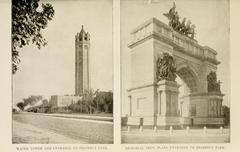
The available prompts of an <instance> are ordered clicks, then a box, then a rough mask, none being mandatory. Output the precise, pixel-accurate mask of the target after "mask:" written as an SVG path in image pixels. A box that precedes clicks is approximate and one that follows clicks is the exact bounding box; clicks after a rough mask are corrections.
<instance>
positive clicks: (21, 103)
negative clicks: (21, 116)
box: [17, 102, 25, 111]
mask: <svg viewBox="0 0 240 152" xmlns="http://www.w3.org/2000/svg"><path fill="white" fill-rule="evenodd" d="M17 107H18V108H19V109H20V110H22V111H23V110H24V107H25V104H24V103H23V102H18V103H17Z"/></svg>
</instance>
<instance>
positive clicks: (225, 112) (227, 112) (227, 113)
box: [222, 105, 230, 126]
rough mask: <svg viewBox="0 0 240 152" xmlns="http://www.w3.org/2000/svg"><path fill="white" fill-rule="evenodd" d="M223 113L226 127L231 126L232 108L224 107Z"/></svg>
mask: <svg viewBox="0 0 240 152" xmlns="http://www.w3.org/2000/svg"><path fill="white" fill-rule="evenodd" d="M222 113H223V118H224V125H226V126H228V125H229V124H230V108H229V107H228V106H225V105H224V106H222Z"/></svg>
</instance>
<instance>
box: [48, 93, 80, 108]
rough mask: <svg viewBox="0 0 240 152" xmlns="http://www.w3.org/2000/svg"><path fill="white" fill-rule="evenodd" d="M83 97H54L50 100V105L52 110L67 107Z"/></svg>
mask: <svg viewBox="0 0 240 152" xmlns="http://www.w3.org/2000/svg"><path fill="white" fill-rule="evenodd" d="M81 99H82V97H80V96H73V95H53V96H51V98H50V100H49V105H50V106H51V107H52V108H56V107H67V106H69V105H71V104H75V103H77V102H78V101H80V100H81Z"/></svg>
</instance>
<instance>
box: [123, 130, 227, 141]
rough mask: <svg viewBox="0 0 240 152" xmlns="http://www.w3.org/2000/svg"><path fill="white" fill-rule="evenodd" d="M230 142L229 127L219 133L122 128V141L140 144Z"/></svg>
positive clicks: (216, 131)
mask: <svg viewBox="0 0 240 152" xmlns="http://www.w3.org/2000/svg"><path fill="white" fill-rule="evenodd" d="M227 142H230V133H229V129H224V131H223V133H221V131H220V129H208V130H207V132H206V133H204V131H203V130H202V129H194V130H190V132H189V133H188V134H187V133H186V130H174V131H173V133H172V134H170V132H169V130H158V131H157V132H154V131H153V130H150V129H147V130H143V131H142V132H140V131H139V130H132V131H130V132H128V131H126V129H124V130H122V143H129V144H140V143H145V144H147V143H227Z"/></svg>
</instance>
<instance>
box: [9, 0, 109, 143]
mask: <svg viewBox="0 0 240 152" xmlns="http://www.w3.org/2000/svg"><path fill="white" fill-rule="evenodd" d="M112 3H113V2H112V0H88V1H87V0H71V1H68V0H31V1H28V0H12V35H11V36H12V37H11V38H12V143H15V144H53V143H63V144H75V143H78V144H112V143H113V70H112V69H113V60H112V56H113V52H112V51H113V50H112V47H113V46H112V41H113V40H112V33H113V32H112V29H113V28H112V25H113V24H112V17H113V13H112V5H113V4H112Z"/></svg>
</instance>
